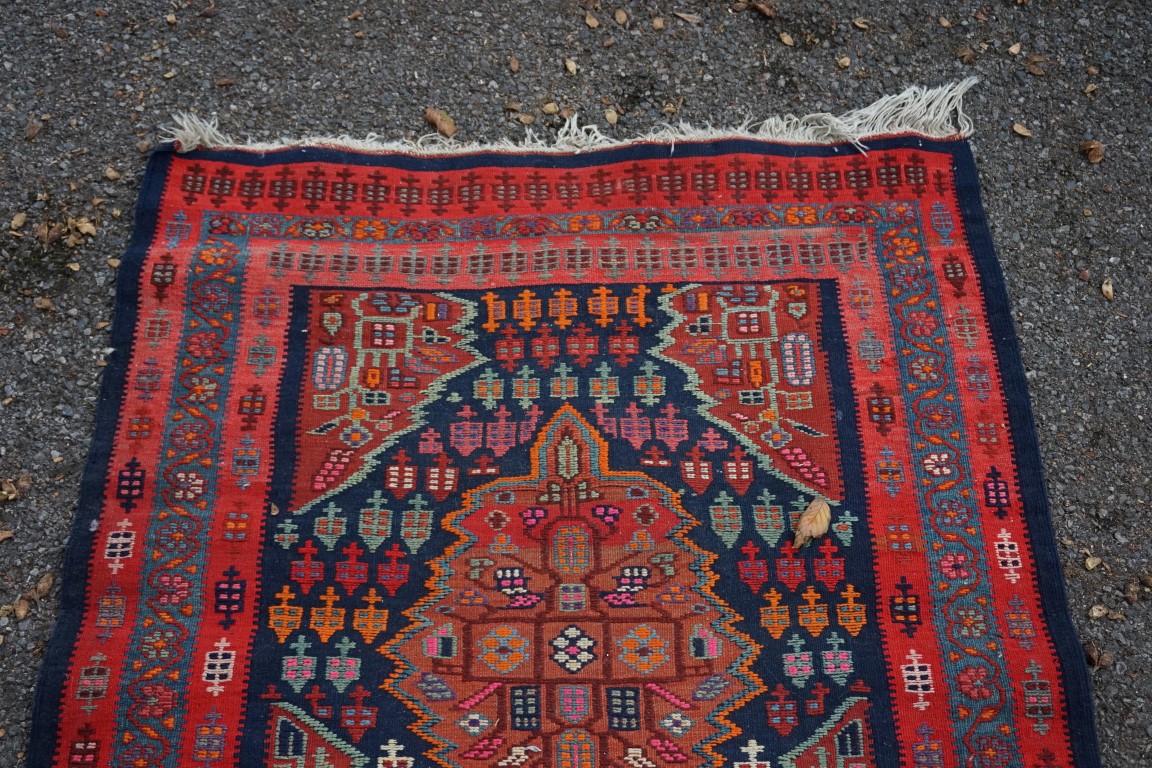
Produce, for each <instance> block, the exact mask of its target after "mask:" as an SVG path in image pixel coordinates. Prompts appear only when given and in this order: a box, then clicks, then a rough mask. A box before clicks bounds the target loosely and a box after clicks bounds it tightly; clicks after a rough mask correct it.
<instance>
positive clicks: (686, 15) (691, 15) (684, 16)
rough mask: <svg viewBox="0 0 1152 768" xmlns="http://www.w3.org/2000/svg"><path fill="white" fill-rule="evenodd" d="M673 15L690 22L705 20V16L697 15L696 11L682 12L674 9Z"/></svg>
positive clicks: (697, 22)
mask: <svg viewBox="0 0 1152 768" xmlns="http://www.w3.org/2000/svg"><path fill="white" fill-rule="evenodd" d="M672 15H673V16H675V17H676V18H678V19H683V20H684V21H686V22H688V23H689V24H699V23H700V22H702V21H704V19H703V18H701V17H699V16H697V15H696V14H694V13H681V12H680V11H673V12H672Z"/></svg>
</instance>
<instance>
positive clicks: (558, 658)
mask: <svg viewBox="0 0 1152 768" xmlns="http://www.w3.org/2000/svg"><path fill="white" fill-rule="evenodd" d="M552 647H553V648H554V649H555V650H553V651H552V661H554V662H556V663H557V664H559V665H560V667H561V668H562V669H563V670H564V671H566V672H569V673H571V674H573V675H575V674H576V673H577V672H579V671H580V670H582V669H584V667H586V666H588V665H589V664H591V663H592V662H594V661H596V654H594V653H593V652H592V649H593V648H595V647H596V641H595V640H593V639H592V638H591V637H589V636H588V635H587V634H585V633H584V630H582V629H580V627H578V626H576V625H575V624H570V625H568V626H567V627H566V628H565V629H564V631H563V632H561V633H560V634H559V635H557V636H556V637H555V638H554V639H553V640H552Z"/></svg>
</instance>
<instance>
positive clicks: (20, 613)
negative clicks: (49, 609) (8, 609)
mask: <svg viewBox="0 0 1152 768" xmlns="http://www.w3.org/2000/svg"><path fill="white" fill-rule="evenodd" d="M30 610H32V603H30V602H28V601H27V600H25V599H24V598H23V597H21V598H19V599H18V600H17V601H16V602H14V603H12V615H13V616H15V617H16V621H24V619H26V618H28V612H29V611H30Z"/></svg>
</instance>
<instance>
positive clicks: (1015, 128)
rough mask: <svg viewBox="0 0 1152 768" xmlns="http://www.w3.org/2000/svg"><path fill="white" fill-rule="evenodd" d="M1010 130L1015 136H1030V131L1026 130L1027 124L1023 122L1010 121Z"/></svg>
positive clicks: (1028, 137)
mask: <svg viewBox="0 0 1152 768" xmlns="http://www.w3.org/2000/svg"><path fill="white" fill-rule="evenodd" d="M1012 132H1013V133H1015V134H1016V135H1017V136H1023V137H1024V138H1026V139H1030V138H1032V135H1033V134H1032V131H1030V130H1028V126H1026V125H1024V123H1012Z"/></svg>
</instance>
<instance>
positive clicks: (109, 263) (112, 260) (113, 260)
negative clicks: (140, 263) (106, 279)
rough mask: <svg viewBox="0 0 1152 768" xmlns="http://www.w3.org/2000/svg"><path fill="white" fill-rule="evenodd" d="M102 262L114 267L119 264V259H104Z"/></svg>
mask: <svg viewBox="0 0 1152 768" xmlns="http://www.w3.org/2000/svg"><path fill="white" fill-rule="evenodd" d="M104 263H105V264H107V265H108V266H109V267H111V268H112V269H116V268H117V267H119V266H120V259H108V261H106V262H104Z"/></svg>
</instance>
